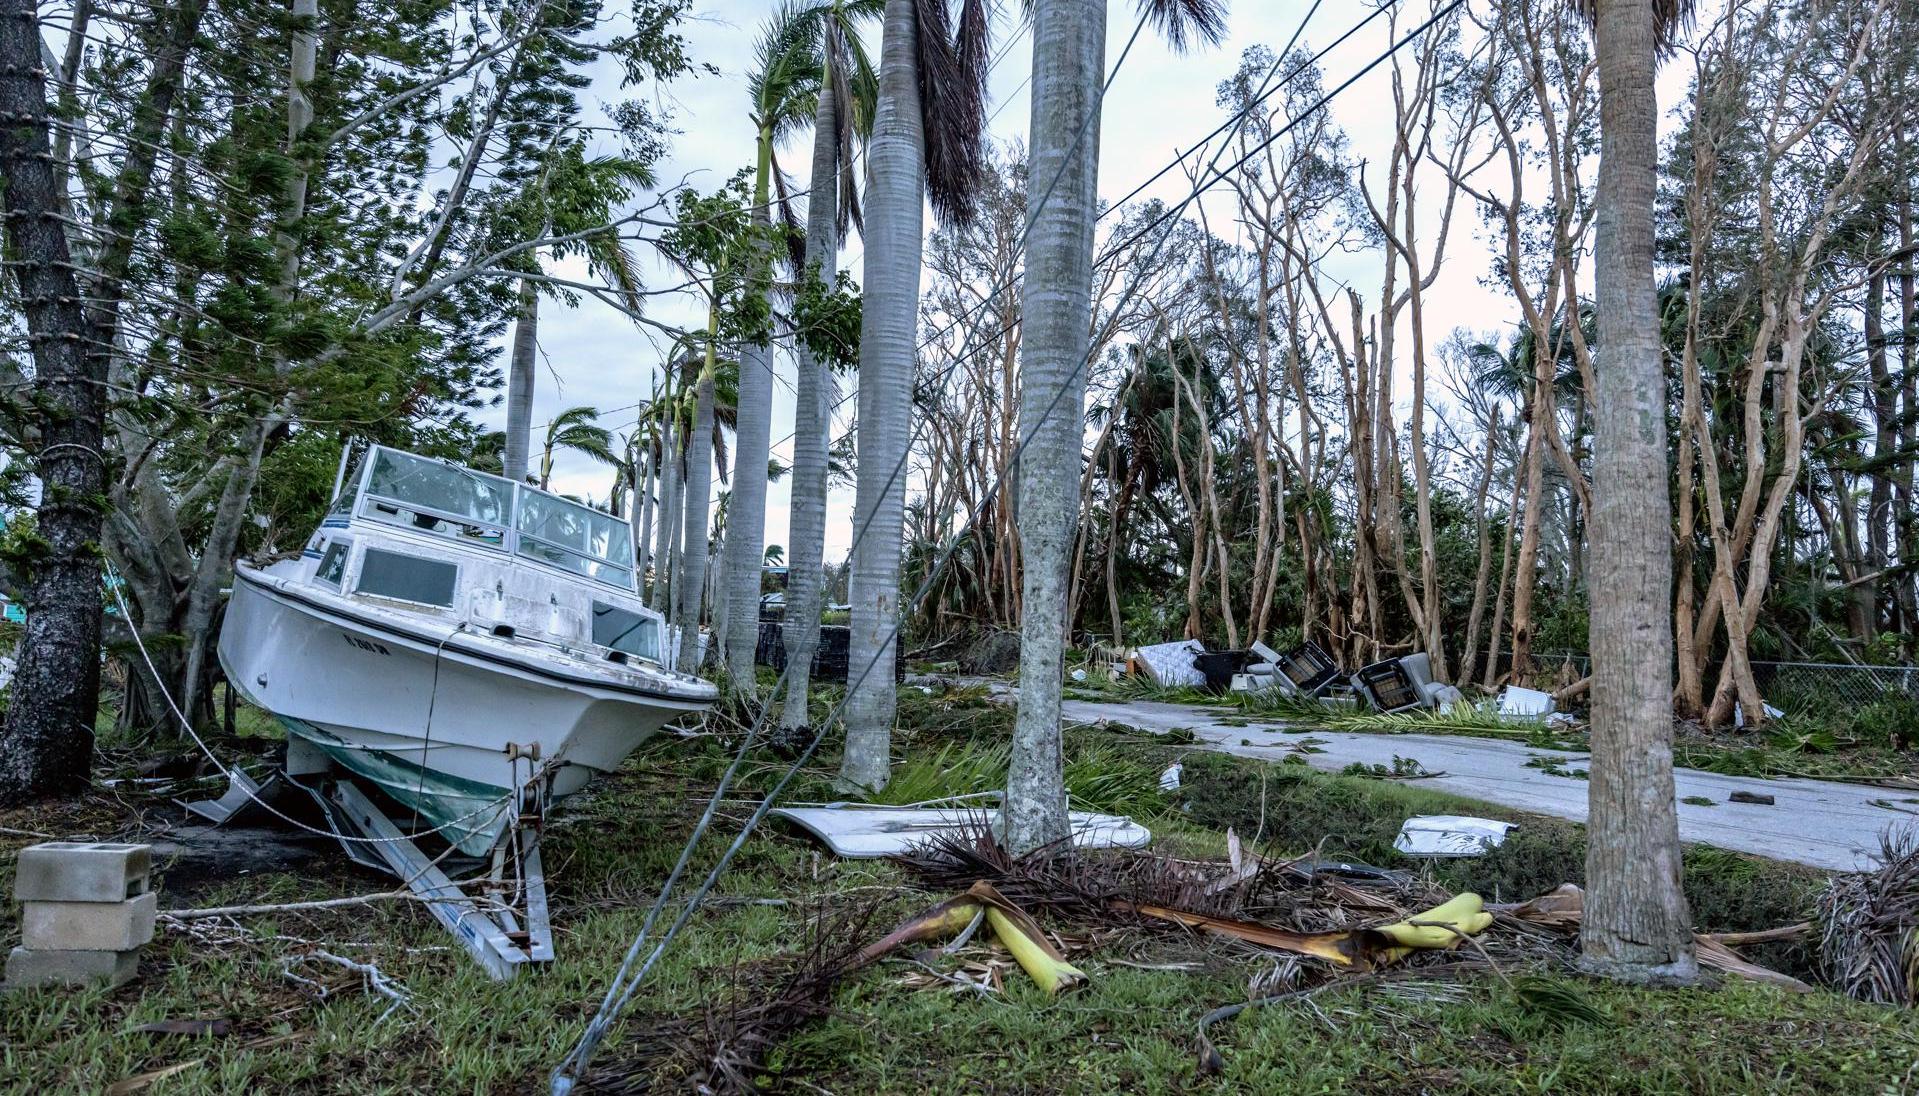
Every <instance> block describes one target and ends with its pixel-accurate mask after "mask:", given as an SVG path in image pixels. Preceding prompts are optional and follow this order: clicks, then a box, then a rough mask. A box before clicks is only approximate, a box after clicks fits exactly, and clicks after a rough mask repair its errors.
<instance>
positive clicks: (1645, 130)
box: [1577, 0, 1699, 982]
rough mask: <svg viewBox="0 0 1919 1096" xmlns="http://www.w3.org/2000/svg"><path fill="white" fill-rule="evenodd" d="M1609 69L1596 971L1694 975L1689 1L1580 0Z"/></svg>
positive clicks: (1598, 420) (1603, 214)
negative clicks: (1682, 380)
mask: <svg viewBox="0 0 1919 1096" xmlns="http://www.w3.org/2000/svg"><path fill="white" fill-rule="evenodd" d="M1577 2H1578V5H1579V7H1580V9H1581V10H1582V11H1583V12H1584V13H1585V14H1586V15H1587V16H1588V17H1590V18H1591V20H1592V22H1593V32H1594V33H1593V37H1594V41H1595V46H1596V48H1597V51H1598V62H1599V131H1600V158H1599V193H1598V211H1597V212H1598V224H1597V230H1598V231H1597V238H1596V241H1595V249H1594V263H1593V265H1594V268H1595V270H1596V272H1597V275H1596V285H1595V288H1596V290H1597V299H1598V312H1599V344H1598V345H1599V352H1600V355H1601V366H1602V367H1601V368H1600V369H1599V370H1598V374H1599V391H1598V393H1597V396H1598V402H1597V406H1596V407H1595V408H1594V412H1595V413H1594V430H1593V435H1594V450H1595V459H1594V462H1593V479H1594V485H1593V486H1594V490H1593V512H1592V515H1591V519H1590V521H1591V527H1590V531H1591V537H1592V555H1593V569H1594V575H1593V583H1592V586H1591V588H1592V589H1595V590H1605V591H1606V596H1605V597H1603V598H1595V599H1593V603H1592V624H1591V634H1592V655H1593V685H1592V706H1593V719H1592V765H1591V769H1592V779H1591V782H1590V785H1589V787H1588V790H1587V796H1588V801H1589V804H1590V811H1591V820H1590V822H1589V823H1588V825H1589V834H1588V841H1587V845H1586V880H1587V884H1586V885H1587V888H1588V896H1587V899H1586V914H1585V920H1584V922H1583V924H1582V926H1581V929H1580V933H1579V943H1580V951H1581V959H1580V964H1581V966H1583V967H1585V968H1586V969H1588V970H1590V971H1593V972H1595V973H1598V974H1603V975H1606V976H1609V977H1615V978H1620V979H1625V980H1631V981H1638V982H1649V981H1659V982H1691V981H1693V980H1694V979H1695V978H1696V977H1697V976H1698V972H1699V967H1698V962H1697V960H1696V959H1695V957H1694V955H1693V943H1692V917H1691V913H1690V911H1689V910H1688V909H1687V906H1686V896H1685V893H1684V891H1682V890H1681V889H1680V856H1679V819H1678V815H1677V809H1676V808H1675V806H1674V804H1673V776H1672V642H1673V635H1672V504H1671V501H1670V499H1669V497H1668V494H1667V491H1668V483H1669V480H1670V476H1669V473H1668V471H1667V453H1666V407H1667V399H1666V380H1665V368H1664V366H1665V363H1664V359H1663V356H1662V354H1661V347H1660V339H1659V310H1658V301H1657V296H1656V294H1655V291H1654V283H1653V201H1654V198H1655V195H1656V188H1657V178H1656V172H1657V169H1658V163H1659V159H1658V157H1659V148H1658V133H1657V123H1658V103H1657V101H1656V97H1655V95H1654V91H1653V74H1654V72H1655V70H1656V68H1657V64H1658V53H1659V51H1660V50H1661V49H1662V48H1666V47H1668V46H1669V45H1670V43H1671V36H1672V35H1673V33H1674V32H1675V31H1676V29H1677V27H1678V26H1679V24H1680V23H1681V22H1682V21H1683V20H1685V19H1686V18H1687V17H1688V15H1689V13H1690V9H1691V4H1690V3H1688V2H1687V0H1577Z"/></svg>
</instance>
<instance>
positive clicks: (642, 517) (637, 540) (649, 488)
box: [633, 446, 658, 592]
mask: <svg viewBox="0 0 1919 1096" xmlns="http://www.w3.org/2000/svg"><path fill="white" fill-rule="evenodd" d="M636 455H637V458H638V459H637V460H636V461H635V462H634V467H635V470H636V471H637V472H638V473H639V474H638V475H636V476H634V477H633V479H634V484H633V489H634V490H635V491H637V492H639V494H638V496H637V497H636V498H634V500H633V508H634V509H635V510H637V511H639V513H638V514H636V515H635V516H636V517H637V518H638V519H639V520H638V522H637V525H638V528H637V529H635V530H634V532H635V533H636V534H637V535H636V536H635V537H634V538H633V552H634V559H633V573H634V574H635V575H638V576H639V580H640V583H641V586H640V589H641V591H642V592H644V591H645V589H646V586H645V584H646V572H647V569H648V564H649V562H650V561H651V557H652V555H653V466H654V465H655V464H657V463H658V462H657V461H656V460H655V459H654V457H653V454H652V452H651V451H649V450H648V449H647V448H646V447H645V446H642V447H641V449H640V450H639V452H638V453H637V454H636Z"/></svg>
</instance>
